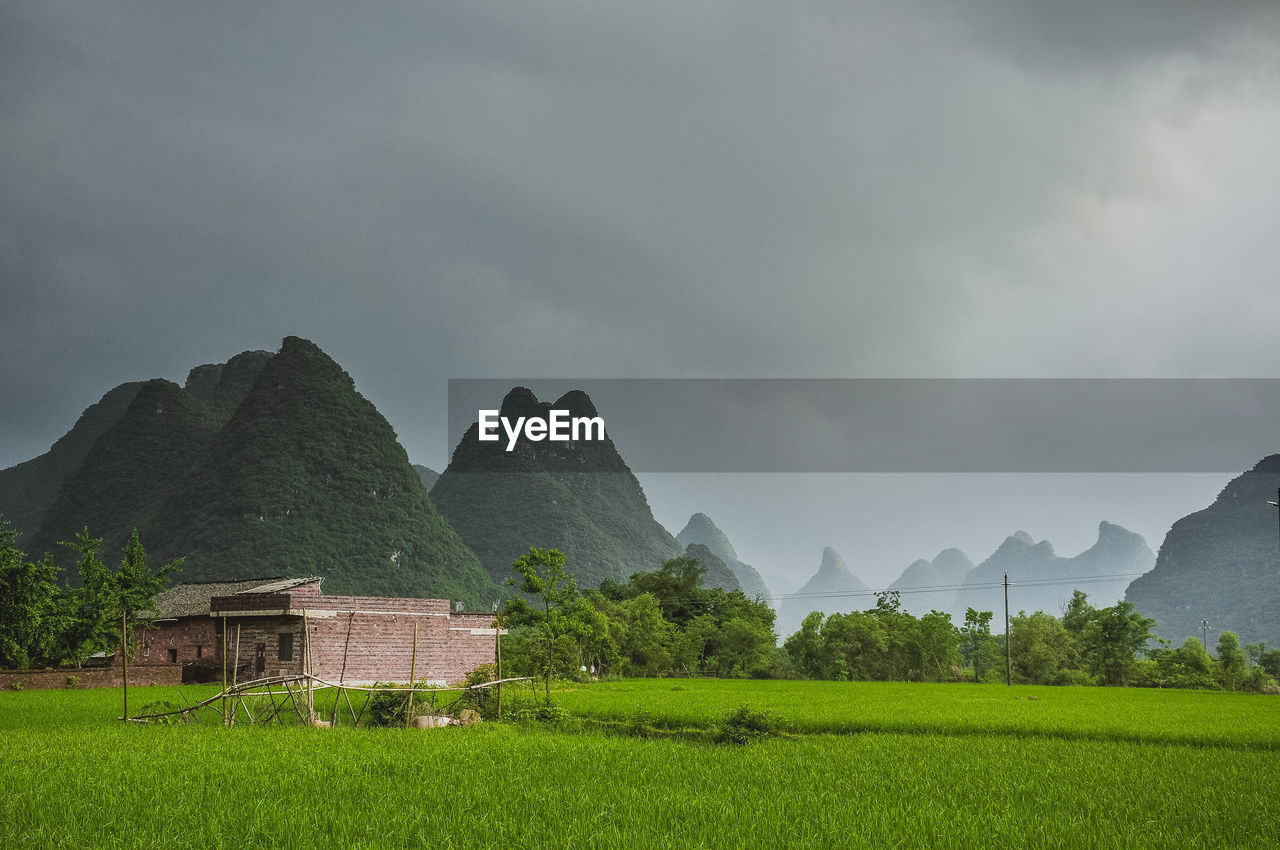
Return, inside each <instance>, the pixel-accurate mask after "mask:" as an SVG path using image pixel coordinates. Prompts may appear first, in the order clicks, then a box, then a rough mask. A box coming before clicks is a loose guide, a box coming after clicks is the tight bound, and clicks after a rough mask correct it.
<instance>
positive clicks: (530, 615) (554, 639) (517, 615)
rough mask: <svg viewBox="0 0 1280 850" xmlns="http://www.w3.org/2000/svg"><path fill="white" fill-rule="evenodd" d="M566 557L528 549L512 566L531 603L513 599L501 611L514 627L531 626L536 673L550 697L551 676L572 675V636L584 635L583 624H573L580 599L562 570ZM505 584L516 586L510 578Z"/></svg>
mask: <svg viewBox="0 0 1280 850" xmlns="http://www.w3.org/2000/svg"><path fill="white" fill-rule="evenodd" d="M564 567H565V555H564V553H563V552H560V551H558V550H556V549H539V548H537V547H530V549H529V551H528V552H527V553H525V554H523V555H521V556H520V557H519V558H516V560H515V561H514V562H513V563H512V565H511V568H512V569H513V570H515V572H516V573H517V574H518V575H519V576H520V584H519V589H520V592H521V593H523V594H525V595H526V596H528V597H531V598H532V599H533V600H534V604H533V605H530V604H529V603H528V602H526V601H525V597H522V596H513V597H511V599H509V600H507V604H506V607H505V609H504V611H503V613H504V614H505V616H506V617H507V618H508V620H509V622H510V623H511V624H512V625H514V626H528V627H531V630H532V633H533V635H534V636H535V637H534V643H535V653H536V657H537V671H538V674H539V675H540V676H541V677H542V679H543V682H544V684H545V686H546V691H547V698H548V699H550V698H551V677H552V676H555V675H564V674H565V673H567V672H572V669H573V667H572V662H573V661H574V660H575V656H576V655H577V653H576V652H574V651H573V649H574V647H575V646H576V643H575V641H574V637H575V636H583V634H584V632H585V631H586V630H585V629H584V628H583V624H581V623H579V622H577V621H576V618H575V616H574V614H575V608H576V607H577V603H578V601H579V599H580V596H579V594H578V582H577V580H576V579H575V578H574V577H573V576H572V575H570V574H569V573H568V572H566V571H565V568H564ZM507 583H508V584H515V579H514V578H513V579H509V580H508V581H507Z"/></svg>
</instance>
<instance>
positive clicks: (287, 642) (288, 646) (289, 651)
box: [280, 632, 293, 661]
mask: <svg viewBox="0 0 1280 850" xmlns="http://www.w3.org/2000/svg"><path fill="white" fill-rule="evenodd" d="M280 660H281V661H292V660H293V632H281V633H280Z"/></svg>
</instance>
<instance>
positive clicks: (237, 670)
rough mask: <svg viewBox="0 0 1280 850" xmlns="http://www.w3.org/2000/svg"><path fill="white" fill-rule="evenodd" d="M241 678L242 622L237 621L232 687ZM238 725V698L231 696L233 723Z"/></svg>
mask: <svg viewBox="0 0 1280 850" xmlns="http://www.w3.org/2000/svg"><path fill="white" fill-rule="evenodd" d="M239 680H240V624H239V623H236V657H235V661H233V662H232V664H231V687H233V688H234V687H235V686H236V684H237V683H238V682H239ZM230 725H232V726H235V725H236V698H235V697H232V698H231V724H230Z"/></svg>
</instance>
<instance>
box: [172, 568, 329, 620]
mask: <svg viewBox="0 0 1280 850" xmlns="http://www.w3.org/2000/svg"><path fill="white" fill-rule="evenodd" d="M304 581H315V579H284V578H280V577H279V576H272V577H269V578H251V579H242V580H240V581H203V582H194V583H191V584H176V585H174V586H173V587H171V588H169V589H168V590H162V591H160V592H159V593H157V594H156V599H155V612H153V613H154V614H155V616H156V618H157V619H164V618H168V617H199V616H206V617H207V616H208V615H209V600H210V599H212V598H213V597H215V596H230V595H232V594H233V593H247V592H249V591H252V590H256V589H257V588H260V587H274V586H275V585H277V584H281V583H290V582H292V583H300V582H304ZM289 586H293V585H292V584H290V585H289ZM268 592H269V591H268Z"/></svg>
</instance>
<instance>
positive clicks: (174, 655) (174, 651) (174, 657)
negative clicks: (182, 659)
mask: <svg viewBox="0 0 1280 850" xmlns="http://www.w3.org/2000/svg"><path fill="white" fill-rule="evenodd" d="M169 663H170V664H176V663H178V648H177V647H175V646H171V647H169Z"/></svg>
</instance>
